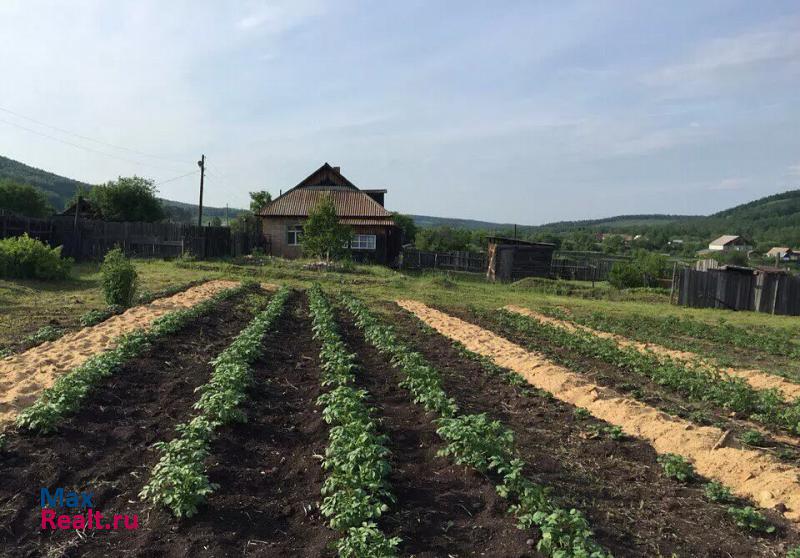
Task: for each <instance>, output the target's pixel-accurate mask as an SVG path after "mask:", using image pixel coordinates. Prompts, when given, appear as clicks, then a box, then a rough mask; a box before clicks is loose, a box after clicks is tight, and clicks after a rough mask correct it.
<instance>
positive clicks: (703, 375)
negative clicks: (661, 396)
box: [482, 311, 800, 434]
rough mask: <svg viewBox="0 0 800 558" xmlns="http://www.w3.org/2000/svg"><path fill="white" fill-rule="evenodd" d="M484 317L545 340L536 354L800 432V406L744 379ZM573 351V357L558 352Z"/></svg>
mask: <svg viewBox="0 0 800 558" xmlns="http://www.w3.org/2000/svg"><path fill="white" fill-rule="evenodd" d="M482 315H483V316H484V317H486V318H488V319H491V320H496V321H497V323H499V324H500V325H501V326H503V327H506V328H509V329H512V330H516V331H519V332H521V333H523V334H526V335H532V336H535V337H536V338H537V339H544V340H545V341H547V343H543V344H537V345H536V347H535V350H536V351H537V352H541V353H544V354H546V355H547V356H548V357H549V358H551V359H552V360H554V361H556V362H559V363H562V364H569V363H570V360H569V359H570V358H571V355H574V354H578V355H581V356H584V357H588V358H595V359H599V360H601V361H603V362H607V363H609V364H612V365H613V366H615V367H618V368H620V369H622V370H625V371H628V372H632V373H634V374H637V375H639V376H643V377H646V378H648V379H650V380H652V381H654V382H656V383H657V384H659V385H661V386H664V387H667V388H669V389H671V390H673V391H675V392H676V393H679V394H681V395H682V396H684V397H686V398H688V399H690V400H693V401H707V402H711V403H714V404H715V405H718V406H720V407H722V408H723V409H727V410H730V411H734V412H736V413H739V414H741V415H742V416H744V417H747V418H749V419H751V420H753V421H756V422H759V423H762V424H765V425H767V426H771V427H776V428H780V429H783V430H786V431H789V432H791V433H793V434H798V433H800V402H794V403H791V404H786V403H784V402H783V401H782V400H781V398H780V396H779V395H778V393H777V392H776V391H775V390H756V389H753V387H751V386H750V385H749V384H748V383H747V382H746V381H745V380H743V379H741V378H735V377H731V376H728V375H727V374H722V373H720V372H718V371H716V370H713V369H709V368H708V367H706V366H702V365H700V364H698V363H692V362H685V361H677V360H674V359H671V358H669V357H666V356H659V355H655V354H653V353H641V352H639V351H638V350H636V349H634V348H631V347H620V346H619V345H617V343H616V342H615V341H614V340H612V339H604V338H601V337H598V336H597V335H594V334H592V333H589V332H585V331H567V330H565V329H563V328H560V327H558V326H554V325H551V324H546V323H543V322H541V321H539V320H537V319H535V318H533V317H530V316H521V315H519V314H514V313H510V312H507V311H501V312H499V313H496V314H492V315H491V316H489V315H488V314H482ZM558 347H561V348H567V349H569V356H564V355H563V353H561V352H560V351H558V350H557V348H558Z"/></svg>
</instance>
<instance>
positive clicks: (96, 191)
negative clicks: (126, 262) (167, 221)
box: [76, 176, 166, 222]
mask: <svg viewBox="0 0 800 558" xmlns="http://www.w3.org/2000/svg"><path fill="white" fill-rule="evenodd" d="M156 193H157V190H156V187H155V183H154V182H153V181H152V180H149V179H147V178H142V177H139V176H129V177H123V176H121V177H119V178H118V179H117V180H112V181H110V182H107V183H105V184H102V185H99V186H92V188H91V189H90V190H89V191H88V192H78V194H80V195H82V196H83V197H85V198H86V199H88V200H89V201H90V202H91V203H92V204H93V205H94V206H95V207H97V208H98V209H99V210H100V212H101V213H102V215H103V218H104V219H106V220H108V221H146V222H153V221H160V220H161V219H163V218H164V217H165V215H166V213H165V211H164V206H163V205H162V204H161V200H159V199H158V198H157V197H156ZM78 194H76V197H77V195H78Z"/></svg>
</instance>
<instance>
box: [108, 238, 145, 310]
mask: <svg viewBox="0 0 800 558" xmlns="http://www.w3.org/2000/svg"><path fill="white" fill-rule="evenodd" d="M100 273H101V275H102V284H103V294H104V295H105V297H106V303H107V304H108V305H109V306H114V305H117V306H123V307H126V308H127V307H128V306H130V305H131V304H133V299H134V296H135V295H136V286H137V283H138V274H137V273H136V268H135V267H134V265H133V262H131V261H130V260H129V259H128V258H126V257H125V254H124V253H123V252H122V249H120V248H114V249H113V250H110V251H109V252H108V253H107V254H106V257H105V258H104V259H103V265H102V266H100Z"/></svg>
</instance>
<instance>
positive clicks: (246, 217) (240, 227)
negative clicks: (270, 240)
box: [231, 211, 261, 234]
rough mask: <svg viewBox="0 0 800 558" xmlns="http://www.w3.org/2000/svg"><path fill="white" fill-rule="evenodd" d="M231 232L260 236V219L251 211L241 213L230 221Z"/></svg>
mask: <svg viewBox="0 0 800 558" xmlns="http://www.w3.org/2000/svg"><path fill="white" fill-rule="evenodd" d="M231 231H233V232H235V233H248V234H261V218H260V217H258V216H257V215H255V214H254V213H253V212H252V211H242V212H241V213H239V215H237V216H236V217H234V218H233V219H231Z"/></svg>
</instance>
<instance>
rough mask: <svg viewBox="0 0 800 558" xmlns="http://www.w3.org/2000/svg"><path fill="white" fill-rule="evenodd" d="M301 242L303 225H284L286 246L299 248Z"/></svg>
mask: <svg viewBox="0 0 800 558" xmlns="http://www.w3.org/2000/svg"><path fill="white" fill-rule="evenodd" d="M291 239H293V240H291ZM302 242H303V225H286V245H287V246H300V244H301V243H302Z"/></svg>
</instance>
